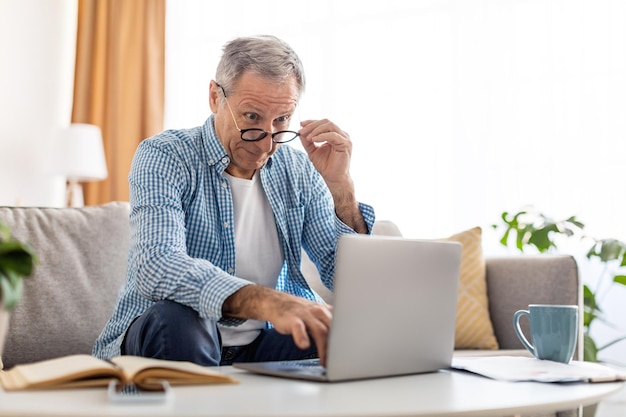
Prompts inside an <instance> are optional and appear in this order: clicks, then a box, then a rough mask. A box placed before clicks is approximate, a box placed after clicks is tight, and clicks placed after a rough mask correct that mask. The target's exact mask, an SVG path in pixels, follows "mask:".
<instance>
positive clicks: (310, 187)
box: [94, 36, 374, 365]
mask: <svg viewBox="0 0 626 417" xmlns="http://www.w3.org/2000/svg"><path fill="white" fill-rule="evenodd" d="M304 87H305V80H304V73H303V68H302V64H301V62H300V60H299V58H298V56H297V55H296V54H295V52H294V51H293V50H292V49H291V48H290V47H289V46H288V45H287V44H285V43H284V42H283V41H281V40H279V39H277V38H275V37H271V36H262V37H255V38H239V39H235V40H233V41H231V42H229V43H227V44H226V45H225V47H224V54H223V56H222V58H221V60H220V63H219V65H218V68H217V72H216V77H215V81H211V84H210V91H209V99H210V105H211V111H212V112H213V114H212V115H211V116H210V117H209V119H208V120H207V121H206V122H205V124H204V125H203V126H200V127H197V128H194V129H188V130H170V131H165V132H162V133H161V134H158V135H156V136H154V137H152V138H149V139H147V140H145V141H143V142H142V143H141V144H140V145H139V147H138V149H137V152H136V154H135V158H134V160H133V163H132V167H131V171H130V175H129V183H130V204H131V213H130V226H131V243H130V251H129V261H128V274H127V281H126V284H125V286H124V288H123V289H122V291H121V293H120V297H119V299H118V302H117V306H116V308H115V311H114V313H113V316H112V317H111V319H110V320H109V322H108V323H107V325H106V326H105V328H104V330H103V331H102V334H101V335H100V337H99V338H98V340H97V341H96V344H95V346H94V355H96V356H98V357H100V358H110V357H113V356H116V355H119V354H128V355H139V356H148V357H155V358H161V359H170V360H189V361H192V362H196V363H199V364H202V365H219V364H221V365H227V364H231V363H233V362H236V361H258V360H287V359H299V358H307V357H315V356H318V355H319V357H320V359H321V361H322V363H324V362H325V359H326V341H327V335H328V329H329V326H330V322H331V318H332V313H331V311H332V309H331V307H330V306H327V305H325V304H323V303H319V302H316V299H315V295H314V293H313V292H312V291H311V289H310V288H309V286H308V284H307V283H306V281H305V279H304V277H303V275H302V273H301V271H300V262H301V249H302V248H304V250H305V251H306V252H307V253H308V255H309V256H310V258H311V259H312V260H313V262H314V263H315V264H316V266H317V268H318V270H319V272H320V276H321V277H322V280H323V282H324V284H325V285H326V286H327V287H329V288H332V279H333V272H334V264H335V249H336V244H337V240H338V238H339V236H340V235H341V234H344V233H355V232H356V233H368V232H369V230H371V227H372V225H373V222H374V212H373V210H372V208H371V207H369V206H367V205H364V204H360V203H358V202H357V201H356V199H355V195H354V185H353V182H352V179H351V177H350V172H349V165H350V157H351V152H352V144H351V141H350V138H349V136H348V134H346V133H345V132H343V131H342V130H341V129H339V128H338V127H337V126H336V125H335V124H334V123H332V122H330V121H329V120H307V121H302V122H301V129H300V130H299V131H298V132H294V131H290V130H289V126H290V122H291V120H292V118H293V116H294V114H295V113H297V104H298V101H299V99H300V96H301V94H302V93H303V91H304ZM298 136H299V138H300V141H301V142H302V144H303V147H304V149H305V150H306V154H304V153H303V152H300V151H297V150H294V149H293V148H291V147H289V146H281V143H284V142H287V141H290V140H292V139H295V138H296V137H298ZM266 323H271V326H267V325H266Z"/></svg>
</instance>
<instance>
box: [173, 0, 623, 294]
mask: <svg viewBox="0 0 626 417" xmlns="http://www.w3.org/2000/svg"><path fill="white" fill-rule="evenodd" d="M259 33H271V34H275V35H277V36H279V37H281V38H283V39H285V40H286V41H287V42H289V43H290V44H291V45H292V46H293V47H294V48H295V49H296V51H298V53H299V55H300V57H301V58H302V60H303V62H304V65H305V69H306V72H307V78H308V89H307V93H306V95H305V97H304V100H303V103H302V112H301V116H302V118H318V117H328V118H330V119H331V120H333V121H335V122H336V123H337V124H338V125H339V126H341V127H342V128H343V129H344V130H346V131H348V132H349V133H350V134H351V137H352V139H353V141H354V157H353V163H352V172H353V176H354V179H355V182H356V185H357V194H358V197H359V199H360V200H361V201H365V202H368V203H370V204H372V205H374V206H375V208H376V211H377V216H378V218H379V219H392V220H394V221H395V222H397V223H398V225H399V226H400V228H401V230H402V231H403V232H404V234H405V235H406V236H409V237H441V236H446V235H449V234H452V233H454V232H457V231H460V230H463V229H465V228H469V227H472V226H475V225H480V226H483V228H484V231H485V234H486V236H485V239H484V247H485V250H486V252H489V251H497V250H498V248H497V236H495V235H494V234H493V233H494V232H491V231H490V230H489V227H488V226H489V225H490V224H492V223H494V222H498V220H499V214H500V213H501V212H502V211H504V210H509V211H514V210H518V209H520V208H521V207H523V206H525V205H529V204H532V205H535V206H536V207H537V208H539V209H541V210H542V211H544V212H546V213H547V214H551V215H553V216H555V217H560V216H568V215H572V214H575V215H577V216H578V217H579V218H580V219H582V220H584V221H585V222H586V223H587V229H588V231H589V233H591V234H593V235H595V236H596V237H616V238H620V239H626V221H625V220H624V219H625V218H626V216H623V215H622V211H623V208H624V207H626V182H625V181H624V172H625V171H626V162H625V161H626V159H625V158H626V117H625V115H626V2H624V1H623V0H577V1H574V0H491V1H490V0H481V1H479V0H385V1H381V0H377V1H372V0H362V1H359V2H353V1H343V0H316V1H315V2H313V1H302V2H294V1H275V0H273V1H260V0H254V1H238V2H221V3H218V2H207V1H204V0H176V1H170V2H169V3H168V9H167V39H168V46H167V67H166V77H167V81H166V83H167V86H166V126H167V127H188V126H195V125H198V124H200V123H202V122H203V121H204V120H205V119H206V117H208V115H209V113H210V110H209V107H208V105H207V95H208V84H209V81H210V79H211V78H212V77H213V76H214V72H215V67H216V64H217V60H218V59H219V56H220V54H221V46H222V45H223V44H224V43H225V42H226V41H227V40H229V39H231V38H233V37H236V36H239V35H251V34H259ZM490 233H491V234H490ZM622 296H623V294H622Z"/></svg>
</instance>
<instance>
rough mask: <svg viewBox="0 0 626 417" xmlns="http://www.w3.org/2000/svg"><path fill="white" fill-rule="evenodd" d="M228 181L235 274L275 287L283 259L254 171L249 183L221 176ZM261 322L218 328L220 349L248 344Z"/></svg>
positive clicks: (269, 213) (276, 234)
mask: <svg viewBox="0 0 626 417" xmlns="http://www.w3.org/2000/svg"><path fill="white" fill-rule="evenodd" d="M224 176H225V177H226V178H227V179H228V181H229V182H230V187H231V190H232V195H233V209H234V214H235V274H236V275H237V276H238V277H240V278H244V279H247V280H249V281H252V282H254V283H256V284H259V285H263V286H265V287H270V288H275V287H276V281H277V280H278V274H279V273H280V271H281V269H282V267H283V263H284V261H285V256H284V253H283V248H282V246H281V244H280V240H279V239H278V231H277V229H276V222H275V221H274V213H273V212H272V208H271V206H270V203H269V200H268V199H267V196H266V195H265V192H264V191H263V187H262V185H261V180H260V179H259V175H258V171H257V172H255V173H254V176H253V177H252V179H251V180H248V179H243V178H237V177H233V176H231V175H228V174H226V173H224ZM264 328H265V322H262V321H258V320H248V321H246V322H245V323H243V324H242V325H241V326H237V327H228V326H219V329H220V332H221V334H222V344H223V346H243V345H247V344H249V343H251V342H252V341H253V340H254V339H255V338H256V337H257V336H258V335H259V333H260V329H264Z"/></svg>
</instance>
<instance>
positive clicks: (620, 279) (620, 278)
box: [613, 275, 626, 285]
mask: <svg viewBox="0 0 626 417" xmlns="http://www.w3.org/2000/svg"><path fill="white" fill-rule="evenodd" d="M613 282H616V283H618V284H622V285H626V275H615V276H614V277H613Z"/></svg>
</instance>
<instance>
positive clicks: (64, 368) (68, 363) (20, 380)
mask: <svg viewBox="0 0 626 417" xmlns="http://www.w3.org/2000/svg"><path fill="white" fill-rule="evenodd" d="M119 377H120V372H119V370H118V369H117V368H116V367H115V366H114V365H112V364H110V363H108V362H106V361H102V360H100V359H97V358H94V357H93V356H91V355H70V356H64V357H61V358H55V359H50V360H45V361H41V362H36V363H29V364H24V365H17V366H14V367H13V368H11V369H10V370H8V371H5V372H2V373H1V374H0V382H2V386H3V387H4V389H5V390H7V391H11V390H20V389H28V388H51V387H54V388H56V387H62V386H66V385H68V384H69V385H71V386H97V385H98V386H99V385H106V384H107V381H109V380H111V379H112V378H119ZM84 380H86V381H84ZM82 381H84V382H82Z"/></svg>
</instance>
